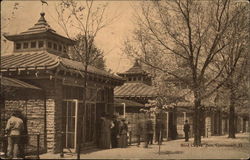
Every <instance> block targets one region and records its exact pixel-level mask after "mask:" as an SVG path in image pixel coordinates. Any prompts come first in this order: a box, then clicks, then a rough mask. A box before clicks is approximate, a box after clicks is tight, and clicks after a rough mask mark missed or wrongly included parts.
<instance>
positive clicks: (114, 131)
mask: <svg viewBox="0 0 250 160" xmlns="http://www.w3.org/2000/svg"><path fill="white" fill-rule="evenodd" d="M112 118H113V119H112V120H113V124H114V126H113V127H112V128H111V145H112V148H117V147H118V138H117V136H118V134H119V121H118V119H117V116H116V115H114V116H113V117H112Z"/></svg>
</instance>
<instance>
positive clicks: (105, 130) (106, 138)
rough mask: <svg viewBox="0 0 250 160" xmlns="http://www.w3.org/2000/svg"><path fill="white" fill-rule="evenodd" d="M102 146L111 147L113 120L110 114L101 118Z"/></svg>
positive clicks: (104, 147)
mask: <svg viewBox="0 0 250 160" xmlns="http://www.w3.org/2000/svg"><path fill="white" fill-rule="evenodd" d="M101 119H102V122H101V142H100V143H101V144H100V146H101V148H103V149H110V147H111V127H112V121H111V118H110V116H109V115H108V114H106V115H105V116H104V117H102V118H101Z"/></svg>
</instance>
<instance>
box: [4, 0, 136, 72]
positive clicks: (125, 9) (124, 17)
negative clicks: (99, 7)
mask: <svg viewBox="0 0 250 160" xmlns="http://www.w3.org/2000/svg"><path fill="white" fill-rule="evenodd" d="M47 2H48V6H47V5H44V6H43V7H42V3H41V2H40V0H33V1H28V0H26V1H14V0H7V1H4V2H1V25H2V26H4V27H2V26H1V29H2V31H1V32H2V33H8V34H18V33H20V32H23V31H26V30H27V29H28V28H30V27H32V26H33V25H34V24H35V23H36V22H37V21H38V19H39V18H40V13H41V12H42V10H43V11H44V12H45V19H46V20H47V22H48V23H49V24H50V26H51V27H52V28H53V29H54V30H56V32H57V33H59V34H62V35H65V34H64V32H63V30H62V28H61V27H60V26H59V24H58V21H57V13H56V11H55V6H56V4H57V3H58V1H54V0H52V1H50V0H48V1H47ZM15 3H18V9H17V10H15V13H14V16H13V18H11V19H10V20H6V18H5V19H4V17H11V15H12V11H13V6H14V4H15ZM94 3H96V4H102V3H103V4H104V3H108V10H107V15H108V16H113V15H118V18H117V19H116V20H115V21H114V22H113V23H112V24H111V25H109V26H107V27H106V28H104V29H103V30H101V31H100V32H99V33H98V35H97V37H96V46H97V47H98V48H100V49H102V50H103V51H104V57H105V61H106V65H107V68H108V69H111V70H112V71H113V72H115V73H117V72H118V73H119V72H124V71H126V70H128V69H129V68H130V67H131V66H132V64H133V60H132V59H131V58H129V57H127V56H126V55H125V54H124V53H123V52H122V46H123V45H122V44H123V41H124V40H125V39H126V38H127V37H128V36H131V33H132V31H133V29H134V23H133V20H134V16H133V15H134V12H135V9H134V8H136V7H135V6H137V5H138V4H139V1H95V2H94ZM1 44H2V49H1V54H9V53H11V52H12V49H13V48H12V43H11V42H8V41H7V42H5V43H3V42H1Z"/></svg>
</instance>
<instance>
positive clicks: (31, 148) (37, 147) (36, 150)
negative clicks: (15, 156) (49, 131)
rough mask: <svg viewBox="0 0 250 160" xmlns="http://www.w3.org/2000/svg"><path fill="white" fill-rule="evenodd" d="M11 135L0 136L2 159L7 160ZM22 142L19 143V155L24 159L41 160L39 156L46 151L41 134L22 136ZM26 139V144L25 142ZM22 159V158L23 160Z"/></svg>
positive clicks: (0, 155)
mask: <svg viewBox="0 0 250 160" xmlns="http://www.w3.org/2000/svg"><path fill="white" fill-rule="evenodd" d="M9 137H11V136H9V135H3V136H0V153H2V154H0V158H7V152H8V150H7V148H8V138H9ZM19 137H20V139H21V142H20V143H19V153H20V152H22V153H21V154H22V155H20V156H21V157H22V158H28V157H30V158H32V159H39V158H40V157H39V155H40V153H41V151H42V150H44V149H45V146H41V143H40V141H41V135H40V134H29V135H20V136H19ZM25 139H26V142H24V141H25ZM21 157H20V158H21Z"/></svg>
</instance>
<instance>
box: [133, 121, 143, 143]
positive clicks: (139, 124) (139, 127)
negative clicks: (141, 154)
mask: <svg viewBox="0 0 250 160" xmlns="http://www.w3.org/2000/svg"><path fill="white" fill-rule="evenodd" d="M142 133H143V121H142V120H138V121H137V124H136V131H135V134H136V137H137V146H138V147H139V146H140V144H141V135H142Z"/></svg>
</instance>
